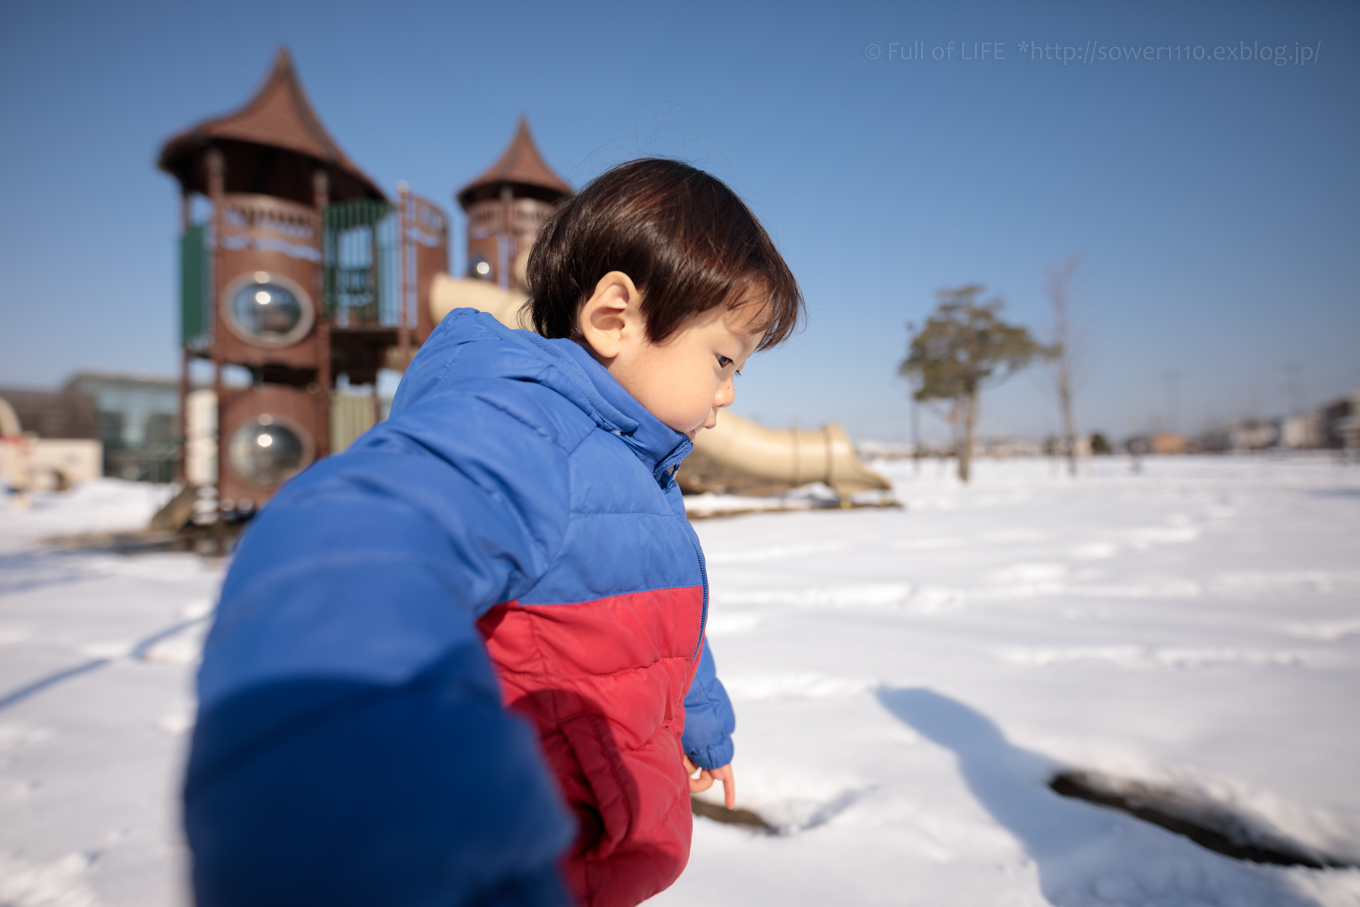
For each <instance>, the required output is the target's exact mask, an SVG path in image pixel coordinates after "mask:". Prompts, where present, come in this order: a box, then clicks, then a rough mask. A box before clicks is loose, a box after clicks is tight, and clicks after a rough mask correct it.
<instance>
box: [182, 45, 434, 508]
mask: <svg viewBox="0 0 1360 907" xmlns="http://www.w3.org/2000/svg"><path fill="white" fill-rule="evenodd" d="M159 166H160V169H162V170H164V171H165V172H167V173H169V174H170V175H172V176H174V177H175V178H176V179H177V180H178V181H179V185H180V189H181V199H182V201H181V209H180V210H181V214H180V229H181V238H180V256H181V274H182V286H181V344H182V347H183V362H182V370H181V378H180V410H179V412H180V416H179V419H180V423H179V436H180V437H181V438H184V437H185V435H186V428H187V425H186V419H187V416H186V414H187V413H188V410H189V406H188V403H189V400H188V397H189V393H190V365H191V363H192V361H193V360H194V359H200V360H207V361H209V362H211V363H212V368H213V376H214V377H213V389H214V391H215V392H216V401H217V432H216V435H217V442H216V443H217V480H216V493H217V501H218V508H219V510H220V512H221V514H222V515H223V517H224V518H225V519H228V520H232V519H238V518H242V517H247V516H249V515H250V514H251V513H252V512H253V511H254V510H255V509H257V508H258V507H259V506H260V505H261V504H263V503H264V502H265V501H267V500H268V499H269V497H270V496H271V495H272V494H273V493H274V491H275V490H277V488H278V487H279V486H280V485H281V484H282V483H283V482H284V481H286V480H287V479H288V478H289V477H290V476H292V475H294V474H295V473H297V472H298V471H300V470H302V469H304V468H305V467H306V466H307V465H308V464H309V463H311V462H313V461H314V460H316V459H318V458H320V457H324V456H326V455H327V454H328V453H329V452H330V449H331V429H332V417H333V410H334V407H335V406H336V402H335V401H336V400H338V399H339V398H334V389H335V387H336V381H337V379H338V378H339V376H341V375H345V376H347V378H348V381H349V383H350V384H351V385H371V386H372V387H373V398H372V399H373V410H374V411H373V420H374V421H376V419H377V416H378V413H377V406H378V397H377V379H378V370H379V369H380V368H394V369H398V370H402V369H404V368H405V366H406V364H407V363H409V362H410V360H411V356H412V355H413V353H414V350H415V349H416V348H417V347H419V345H420V344H421V343H422V342H423V341H424V340H425V338H426V337H428V336H429V333H430V331H432V330H433V329H434V323H433V320H432V318H431V315H430V310H429V305H428V297H429V292H430V286H431V283H432V281H433V280H434V277H435V275H436V274H439V273H441V272H447V271H448V268H449V252H448V240H449V219H448V216H447V214H445V212H444V211H443V210H441V209H440V208H439V207H438V206H437V205H435V204H434V203H433V202H430V201H429V200H427V199H424V198H421V197H420V196H417V195H415V194H412V193H411V192H409V191H408V190H407V189H406V187H405V186H404V185H400V186H399V189H398V197H397V200H396V203H395V204H393V203H392V201H391V200H390V199H389V198H388V197H387V196H386V195H385V194H384V193H383V191H382V190H381V189H380V188H379V187H378V186H377V184H376V183H374V182H373V180H372V179H370V178H369V177H368V176H367V175H366V174H365V173H364V172H363V171H362V170H360V169H359V168H358V167H357V166H356V165H355V164H354V163H353V162H351V161H350V159H349V158H348V157H347V156H346V155H345V153H344V152H343V151H342V150H341V149H340V146H339V145H338V144H336V142H335V140H334V139H333V138H332V137H331V135H330V133H329V132H327V130H326V128H325V126H323V125H322V123H321V120H320V119H319V118H318V117H317V115H316V113H315V112H314V111H313V110H312V106H311V104H310V103H309V102H308V100H307V96H306V94H305V93H304V92H303V90H302V86H301V85H300V84H299V82H298V79H297V75H296V73H295V72H294V69H293V63H292V59H291V58H290V56H289V54H288V52H287V51H286V50H280V51H279V53H278V56H277V58H276V59H275V61H274V67H273V70H272V71H271V72H270V74H269V76H268V78H267V79H266V80H265V82H264V85H263V86H262V87H261V88H260V90H259V91H258V92H257V93H256V94H255V96H254V97H253V98H252V99H251V100H250V102H249V103H247V104H246V105H245V106H244V107H243V108H241V109H240V110H238V111H236V112H235V113H231V114H228V115H226V116H223V117H219V118H217V119H212V120H206V121H204V122H202V123H199V124H198V125H196V126H194V127H193V128H191V129H189V130H187V131H185V132H183V133H180V134H179V135H176V136H174V137H173V138H171V139H170V140H169V141H167V142H166V143H165V145H164V147H163V148H162V149H161V154H160V159H159ZM194 194H198V195H200V196H202V197H204V198H205V199H206V200H207V201H208V202H209V203H210V209H211V213H210V214H209V215H208V216H207V217H206V218H204V219H203V220H202V221H201V222H198V223H195V222H194V221H193V217H192V213H193V208H194V206H193V204H192V199H193V196H194ZM233 365H234V366H239V367H242V368H244V369H246V370H248V372H249V375H250V384H249V386H248V387H227V386H226V385H225V384H224V382H223V368H224V367H226V366H233ZM333 398H334V399H333ZM349 402H351V403H352V402H353V398H350V400H349ZM178 477H179V480H180V481H181V482H185V481H186V478H187V475H186V461H185V453H184V451H183V448H181V453H180V459H179V466H178Z"/></svg>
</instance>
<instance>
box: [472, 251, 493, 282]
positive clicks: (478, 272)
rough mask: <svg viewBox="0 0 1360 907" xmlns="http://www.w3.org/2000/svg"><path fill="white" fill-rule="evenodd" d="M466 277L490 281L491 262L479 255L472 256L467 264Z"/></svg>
mask: <svg viewBox="0 0 1360 907" xmlns="http://www.w3.org/2000/svg"><path fill="white" fill-rule="evenodd" d="M467 276H468V277H471V278H472V279H473V280H490V279H491V276H492V275H491V262H489V261H487V260H486V259H485V258H483V257H482V256H480V255H477V256H474V257H473V259H472V260H471V261H469V262H468V267H467Z"/></svg>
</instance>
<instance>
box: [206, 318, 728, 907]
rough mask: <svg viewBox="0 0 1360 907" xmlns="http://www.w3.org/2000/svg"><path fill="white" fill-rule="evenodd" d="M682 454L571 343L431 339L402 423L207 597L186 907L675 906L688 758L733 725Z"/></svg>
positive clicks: (671, 437)
mask: <svg viewBox="0 0 1360 907" xmlns="http://www.w3.org/2000/svg"><path fill="white" fill-rule="evenodd" d="M689 450H690V443H689V441H688V439H686V438H685V437H684V436H683V435H681V434H679V433H678V432H675V431H674V430H672V429H670V428H668V427H666V426H665V425H663V424H662V423H661V422H659V421H658V420H657V419H656V418H655V417H653V416H652V415H651V414H650V413H648V412H647V411H646V410H645V409H643V408H642V406H641V405H640V404H638V403H637V401H636V400H634V399H633V398H632V397H631V396H630V395H629V394H628V393H627V392H626V391H624V390H623V388H622V387H621V386H620V385H619V384H618V383H617V382H616V381H615V380H614V379H613V378H612V377H611V376H610V375H609V373H608V372H607V371H605V370H604V369H603V368H602V367H601V366H600V365H599V364H598V363H596V362H595V361H594V360H593V359H592V358H591V357H590V356H589V355H588V354H587V353H586V352H585V351H584V350H582V349H581V348H580V347H578V346H577V345H576V344H574V343H572V342H570V341H566V340H557V341H549V340H544V339H542V338H540V337H537V336H535V335H532V334H529V333H527V332H523V331H509V330H507V329H505V328H503V327H501V326H500V325H499V324H497V323H496V322H495V321H494V320H492V319H491V318H490V316H485V315H478V314H477V313H475V312H472V311H471V310H461V311H458V312H455V313H453V314H452V315H450V316H449V317H447V318H446V319H445V320H444V322H443V323H442V324H441V325H440V327H439V328H438V329H437V330H436V331H435V333H434V334H433V335H432V336H431V337H430V339H429V341H428V342H427V343H426V344H425V346H424V348H423V349H422V350H421V352H420V354H419V355H418V356H417V357H416V359H415V361H414V362H413V363H412V365H411V368H410V369H409V370H408V371H407V374H406V376H405V378H404V379H403V381H402V384H401V387H400V389H399V390H398V393H397V398H396V400H395V401H394V403H393V410H392V418H391V419H390V420H388V421H387V422H384V423H382V424H381V425H379V426H378V427H377V428H375V429H374V430H373V431H371V432H369V433H368V434H367V435H365V436H364V437H363V438H361V439H360V440H359V441H358V442H357V443H355V444H354V445H353V446H352V447H351V448H350V450H348V451H347V452H345V453H344V454H341V455H338V456H334V457H330V458H328V459H326V460H324V461H322V462H320V463H318V464H317V465H316V466H314V467H312V468H311V469H309V470H307V471H306V472H305V473H304V474H303V475H301V476H299V477H298V478H297V479H295V480H293V481H292V482H290V483H289V484H288V485H287V486H286V487H285V488H284V489H283V490H282V491H281V492H280V494H279V495H278V497H277V498H276V499H275V500H274V501H273V502H272V503H271V504H270V505H269V506H268V507H267V508H266V509H265V510H264V511H263V512H262V513H261V515H260V517H259V518H258V520H257V521H256V523H255V524H253V525H252V527H251V529H250V531H249V532H248V533H247V535H246V537H245V538H244V540H243V541H242V543H241V546H240V549H239V551H238V553H237V555H236V558H235V562H234V564H233V566H232V568H231V571H230V572H229V574H228V576H227V579H226V581H225V583H224V585H223V589H222V598H221V604H220V606H219V608H218V616H217V620H216V623H215V625H214V626H213V629H212V632H211V634H210V635H209V638H208V642H207V645H206V647H205V650H204V659H203V666H202V669H201V670H200V673H199V697H200V702H199V718H198V723H197V726H196V728H195V731H194V738H193V745H192V750H191V754H190V759H189V766H188V770H187V776H186V780H185V791H184V816H185V825H186V830H187V832H188V837H189V842H190V845H191V847H192V850H193V855H194V867H193V883H194V889H195V894H196V896H197V902H198V904H199V905H200V907H218V905H246V904H249V905H289V907H295V905H297V904H305V903H315V904H322V903H324V904H328V905H346V904H356V905H357V904H365V905H371V904H383V905H440V907H445V905H448V907H451V905H462V904H478V905H482V904H486V905H491V904H516V905H519V904H523V905H548V904H566V903H570V902H571V901H572V900H576V901H579V902H580V903H582V904H586V905H591V907H616V905H619V907H622V905H632V904H636V903H638V902H640V901H642V900H644V899H646V898H647V897H650V896H651V895H652V894H655V893H656V892H658V891H660V890H662V889H664V888H666V887H667V886H668V885H670V884H671V883H672V882H673V881H674V880H675V879H676V877H677V876H678V875H679V874H680V872H681V870H682V869H684V866H685V863H686V861H687V859H688V855H689V841H690V822H691V819H690V809H689V796H688V785H687V782H686V778H685V774H684V769H683V767H682V761H681V753H682V751H683V752H684V753H687V754H689V756H690V758H692V759H693V760H694V761H695V762H696V763H697V764H699V765H700V766H703V767H706V768H716V767H718V766H721V765H725V764H727V763H728V762H730V761H731V758H732V742H731V738H730V734H731V732H732V729H733V725H734V720H733V716H732V711H731V705H730V703H729V702H728V699H727V696H726V693H725V692H724V691H723V689H722V686H721V684H720V683H719V682H718V680H717V678H716V676H715V674H714V668H713V660H712V656H711V654H710V653H709V651H708V648H707V644H706V643H705V642H704V640H703V625H704V620H705V617H706V610H707V580H706V577H705V573H704V564H703V555H702V553H701V551H700V548H699V543H698V539H697V538H696V537H695V535H694V532H693V530H692V529H691V528H690V526H689V524H688V522H687V521H686V519H685V516H684V507H683V503H682V502H681V500H680V494H679V491H678V489H677V488H676V486H675V483H674V481H673V479H672V472H673V468H674V467H675V466H676V465H677V464H678V463H679V462H680V460H682V459H683V458H684V457H685V455H686V454H687V453H688V452H689ZM488 655H489V657H488ZM573 818H574V820H575V821H574V822H573ZM564 881H565V886H564V884H563V883H564Z"/></svg>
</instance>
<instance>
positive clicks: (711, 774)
mask: <svg viewBox="0 0 1360 907" xmlns="http://www.w3.org/2000/svg"><path fill="white" fill-rule="evenodd" d="M685 774H686V775H689V790H690V793H692V794H697V793H699V792H700V791H705V790H708V789H709V788H710V787H712V786H713V782H714V781H721V782H722V786H723V802H724V803H726V804H727V808H728V809H736V808H737V782H736V780H734V779H733V777H732V766H731V764H730V763H729V764H728V765H724V766H723V767H722V768H705V769H701V768H699V766H697V765H695V764H694V763H693V762H691V761H689V757H688V756H686V757H685Z"/></svg>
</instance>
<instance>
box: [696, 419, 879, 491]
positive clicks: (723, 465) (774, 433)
mask: <svg viewBox="0 0 1360 907" xmlns="http://www.w3.org/2000/svg"><path fill="white" fill-rule="evenodd" d="M676 480H677V481H678V482H679V483H680V487H681V488H682V489H683V490H685V491H691V492H702V491H727V492H732V493H736V494H743V493H744V494H771V493H774V492H779V491H786V490H788V489H790V488H797V487H798V486H800V485H807V484H808V483H810V482H822V483H824V484H826V485H828V486H830V488H831V489H832V490H833V491H835V492H836V494H838V495H840V496H841V497H846V496H848V495H852V494H855V493H857V492H861V491H887V490H890V489H891V488H892V485H891V484H890V483H889V482H888V480H887V479H885V478H884V477H883V476H881V475H879V474H878V473H876V472H874V471H873V470H872V469H868V468H866V467H865V466H864V464H862V463H860V461H859V456H858V455H857V454H856V453H855V448H854V446H853V445H852V444H851V443H850V438H849V437H848V436H847V435H846V434H845V429H844V428H842V427H841V426H840V425H837V424H836V423H834V422H833V423H831V424H830V425H823V426H822V427H821V428H817V429H796V428H795V429H790V430H788V431H779V430H777V429H773V428H766V427H765V426H763V425H758V424H756V423H755V422H752V421H750V420H749V419H743V418H742V417H741V416H734V415H732V414H731V413H727V412H722V413H719V414H718V424H717V426H716V427H715V428H711V429H707V430H704V431H700V432H699V434H698V435H697V436H696V437H695V439H694V453H692V454H690V455H689V457H687V458H686V459H685V462H684V463H682V464H680V472H679V473H678V475H677V477H676Z"/></svg>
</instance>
